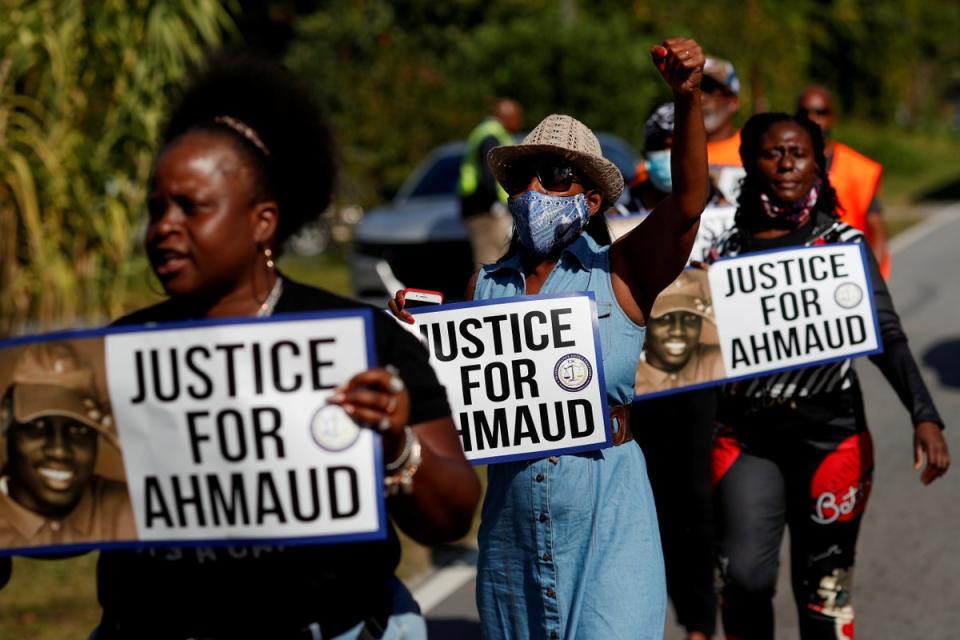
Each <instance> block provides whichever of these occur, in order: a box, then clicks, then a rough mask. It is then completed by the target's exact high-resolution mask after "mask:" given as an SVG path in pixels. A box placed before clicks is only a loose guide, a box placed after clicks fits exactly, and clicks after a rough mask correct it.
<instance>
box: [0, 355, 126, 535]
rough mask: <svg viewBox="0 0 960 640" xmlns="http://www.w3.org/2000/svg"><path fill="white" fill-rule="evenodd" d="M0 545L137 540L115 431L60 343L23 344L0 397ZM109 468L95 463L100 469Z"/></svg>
mask: <svg viewBox="0 0 960 640" xmlns="http://www.w3.org/2000/svg"><path fill="white" fill-rule="evenodd" d="M0 446H3V451H0V548H10V547H34V546H37V547H38V546H43V545H66V544H73V543H84V542H95V541H124V540H135V539H136V526H135V525H134V521H133V511H132V509H131V506H130V496H129V495H128V493H127V486H126V483H124V482H120V481H118V480H115V479H109V478H106V477H103V476H101V475H99V474H97V473H96V471H97V467H98V464H97V463H98V458H99V457H101V456H103V457H106V456H111V455H112V456H113V457H114V464H112V465H109V466H110V467H112V468H119V465H118V464H116V463H117V462H119V458H118V457H117V456H118V454H119V450H118V445H117V433H116V427H115V426H114V424H113V419H112V416H111V415H110V411H109V409H108V408H107V407H104V406H103V404H102V401H101V396H100V394H99V393H98V390H97V387H96V384H95V382H94V372H93V370H92V369H91V368H90V367H89V366H88V365H87V364H85V363H83V362H81V361H80V359H79V357H78V356H77V353H76V351H75V350H74V349H73V348H72V347H71V346H70V345H67V344H64V343H55V342H52V343H38V344H31V345H28V346H26V347H24V349H23V351H22V353H20V355H19V358H18V360H17V362H16V363H15V364H14V367H13V373H12V378H11V382H10V386H9V388H8V389H7V390H6V392H5V393H4V394H3V397H2V400H0ZM104 466H107V465H105V464H103V463H101V465H100V468H101V469H102V468H103V467H104Z"/></svg>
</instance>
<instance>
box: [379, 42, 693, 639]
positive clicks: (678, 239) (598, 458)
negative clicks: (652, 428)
mask: <svg viewBox="0 0 960 640" xmlns="http://www.w3.org/2000/svg"><path fill="white" fill-rule="evenodd" d="M652 53H653V55H654V58H655V59H656V60H657V62H658V67H659V69H660V70H661V73H662V74H663V77H664V78H665V79H666V81H667V82H668V83H669V84H670V86H671V88H672V89H673V93H674V102H675V103H676V105H677V114H676V117H677V122H676V131H675V134H674V156H673V176H674V178H673V193H672V194H671V195H670V196H669V197H668V198H666V199H665V200H664V201H663V202H662V203H661V204H660V205H658V206H657V207H656V208H655V210H654V211H653V212H652V213H651V214H650V216H649V218H648V219H647V220H646V221H645V222H644V223H643V224H642V225H640V226H639V227H637V228H636V229H634V230H633V231H632V232H631V233H629V234H627V235H626V236H624V237H623V238H622V239H620V240H618V241H617V242H616V243H614V244H613V245H611V244H610V236H609V233H608V232H607V229H606V226H605V223H604V220H603V215H602V212H603V210H604V209H605V208H606V207H608V206H610V205H611V204H612V203H614V202H615V201H616V200H617V198H618V197H619V196H620V194H621V192H622V191H623V178H622V176H621V174H620V172H619V171H618V170H617V168H616V166H615V165H614V164H613V163H612V162H610V161H609V160H607V159H606V158H604V157H603V156H602V155H601V151H600V145H599V144H598V142H597V139H596V137H595V136H594V135H593V133H592V132H591V131H590V130H589V129H588V128H587V127H586V126H584V125H583V124H582V123H580V122H579V121H577V120H575V119H574V118H571V117H570V116H563V115H551V116H549V117H547V118H546V119H545V120H544V121H543V122H541V123H540V124H539V125H538V126H537V127H536V129H534V130H533V131H532V132H531V133H530V135H528V136H527V137H526V139H525V140H524V141H523V143H522V144H518V145H508V146H502V147H497V148H495V149H493V150H492V151H491V152H490V154H489V156H488V161H489V163H490V166H491V168H492V169H493V172H494V175H495V176H496V177H497V180H498V181H499V182H500V184H501V185H503V187H504V189H505V190H506V191H507V193H508V194H509V196H510V199H509V201H508V205H509V208H510V212H511V214H512V215H513V219H514V223H515V225H516V234H515V238H514V241H513V242H512V244H511V246H510V249H509V250H508V252H507V255H506V256H504V257H503V258H501V259H500V261H498V262H497V263H495V264H492V265H486V266H484V267H483V268H481V269H480V271H479V272H478V273H477V274H476V275H474V277H473V278H472V279H471V282H470V285H469V287H468V297H470V298H473V299H490V298H503V297H511V296H517V295H524V294H536V293H544V294H548V293H559V292H567V291H584V290H588V291H592V292H593V293H594V295H595V297H596V300H597V308H598V311H599V315H600V323H599V324H600V335H601V342H602V348H603V367H604V375H605V378H606V386H607V394H608V399H609V403H610V406H612V407H615V408H614V410H613V411H612V412H611V414H612V416H613V417H615V418H616V420H615V424H617V425H618V427H617V429H616V433H615V435H614V442H615V443H617V444H623V443H628V442H629V443H631V445H630V446H615V447H611V448H609V449H605V450H603V451H599V452H592V453H584V454H578V455H565V456H560V457H551V458H549V459H545V460H538V461H535V462H532V463H527V462H509V463H503V464H496V465H491V466H490V467H489V468H488V479H489V486H488V489H487V494H486V499H485V502H484V505H483V512H482V520H481V525H480V534H479V542H480V559H479V565H478V574H477V605H478V609H479V612H480V620H481V624H482V627H483V632H484V637H487V638H551V639H553V638H574V637H577V638H632V639H633V638H649V639H653V638H657V639H660V638H662V637H663V623H664V617H665V612H666V592H665V586H664V576H663V558H662V554H661V550H660V540H659V535H658V532H657V522H656V515H655V509H654V503H653V498H652V496H651V493H650V485H649V483H648V481H647V474H646V468H645V465H644V460H643V454H642V453H641V451H640V448H639V447H637V446H633V445H632V440H633V437H632V434H631V432H630V428H629V423H628V421H627V419H626V416H627V415H628V414H629V411H627V410H625V409H626V408H627V406H628V405H629V404H630V402H631V401H632V400H633V384H634V372H635V370H636V366H637V360H638V359H639V356H640V349H641V347H642V346H643V338H644V331H645V327H644V325H645V323H646V319H647V318H648V317H649V315H650V310H651V308H652V306H653V301H654V299H655V298H656V297H657V294H658V293H659V292H660V290H661V289H663V288H664V287H665V286H667V285H668V284H669V283H670V282H672V281H673V280H674V279H675V278H676V277H677V275H678V274H679V273H680V271H681V270H682V269H683V266H684V264H685V263H686V261H687V257H688V256H689V255H690V249H691V246H692V244H693V240H694V237H695V236H696V234H697V227H698V221H699V217H700V212H701V211H702V210H703V207H704V204H705V202H706V200H707V194H708V184H707V163H706V136H705V133H704V129H703V114H702V112H701V108H700V93H699V86H700V76H701V70H702V67H703V54H702V53H701V51H700V47H699V45H698V44H697V43H696V42H694V41H693V40H689V39H686V38H674V39H671V40H667V41H665V42H664V43H663V44H662V45H660V46H657V47H654V49H653V51H652ZM598 214H599V215H598ZM391 308H392V309H393V310H394V312H395V313H396V314H397V315H399V316H400V317H402V318H407V319H409V318H410V316H409V315H408V314H405V313H404V312H403V311H402V310H401V309H399V308H398V306H397V304H396V301H392V302H391Z"/></svg>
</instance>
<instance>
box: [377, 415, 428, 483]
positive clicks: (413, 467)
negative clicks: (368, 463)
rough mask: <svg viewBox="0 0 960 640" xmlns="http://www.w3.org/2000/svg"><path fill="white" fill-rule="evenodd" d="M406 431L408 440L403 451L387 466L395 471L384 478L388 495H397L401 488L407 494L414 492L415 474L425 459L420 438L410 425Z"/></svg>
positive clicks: (389, 469)
mask: <svg viewBox="0 0 960 640" xmlns="http://www.w3.org/2000/svg"><path fill="white" fill-rule="evenodd" d="M404 432H405V433H406V435H407V441H406V443H405V445H404V450H403V452H402V453H401V454H400V456H399V457H398V458H397V459H396V460H394V461H393V462H391V463H390V464H389V465H387V466H386V469H387V470H388V471H393V473H391V474H390V475H388V476H386V477H385V478H384V479H383V485H384V489H385V491H386V493H387V495H388V496H395V495H397V493H399V492H400V491H401V490H403V493H404V494H407V495H409V494H411V493H413V476H414V474H415V473H416V472H417V469H419V468H420V462H421V461H422V460H423V458H422V456H421V453H422V447H421V445H420V438H418V437H417V434H415V433H414V432H413V429H411V428H410V427H405V428H404ZM394 465H397V466H394ZM391 467H393V468H391Z"/></svg>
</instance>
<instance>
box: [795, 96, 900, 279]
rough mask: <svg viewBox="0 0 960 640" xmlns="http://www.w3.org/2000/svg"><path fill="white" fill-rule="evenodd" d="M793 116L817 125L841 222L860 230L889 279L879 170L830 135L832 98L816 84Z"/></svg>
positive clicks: (877, 166) (866, 158)
mask: <svg viewBox="0 0 960 640" xmlns="http://www.w3.org/2000/svg"><path fill="white" fill-rule="evenodd" d="M797 115H799V116H806V117H807V118H809V119H810V120H812V121H813V122H815V123H817V125H819V126H820V130H821V131H823V140H824V143H825V144H826V146H825V148H824V151H825V153H826V156H827V166H826V169H827V174H828V175H829V176H830V184H832V185H833V188H834V189H836V191H837V200H838V201H839V202H840V206H841V208H842V211H841V212H840V213H841V220H843V221H844V222H846V223H847V224H849V225H850V226H852V227H856V228H857V229H860V230H861V231H863V232H864V233H865V234H866V236H867V242H869V243H870V248H871V249H872V250H873V255H874V256H876V258H877V262H878V263H879V264H880V272H881V273H882V274H883V277H884V278H889V277H890V247H889V245H888V244H887V225H886V223H885V222H884V220H883V209H882V208H881V206H880V200H879V198H878V197H877V192H878V191H879V188H880V176H881V174H882V173H883V167H882V166H881V165H880V164H879V163H877V162H874V161H873V160H871V159H870V158H868V157H866V156H865V155H863V154H861V153H858V152H856V151H854V150H853V149H851V148H850V147H848V146H847V145H845V144H843V143H842V142H837V141H836V140H834V139H833V138H832V136H831V134H832V132H833V124H834V111H833V96H832V95H831V94H830V92H829V91H828V90H827V89H825V88H824V87H821V86H820V85H810V86H809V87H807V88H806V89H804V90H803V92H802V93H801V94H800V97H799V98H797Z"/></svg>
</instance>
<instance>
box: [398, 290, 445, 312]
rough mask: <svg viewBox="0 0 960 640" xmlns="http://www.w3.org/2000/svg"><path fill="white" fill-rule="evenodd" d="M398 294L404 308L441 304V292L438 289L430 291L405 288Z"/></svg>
mask: <svg viewBox="0 0 960 640" xmlns="http://www.w3.org/2000/svg"><path fill="white" fill-rule="evenodd" d="M400 296H401V299H402V301H403V305H402V306H403V308H404V309H413V308H416V307H429V306H431V305H436V304H443V294H442V293H440V292H439V291H431V290H429V289H413V288H407V289H403V290H402V291H401V292H400Z"/></svg>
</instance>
